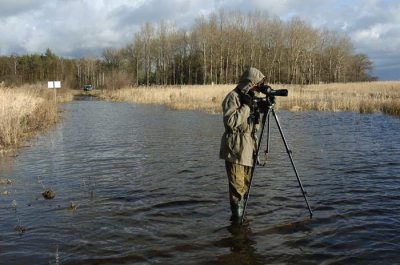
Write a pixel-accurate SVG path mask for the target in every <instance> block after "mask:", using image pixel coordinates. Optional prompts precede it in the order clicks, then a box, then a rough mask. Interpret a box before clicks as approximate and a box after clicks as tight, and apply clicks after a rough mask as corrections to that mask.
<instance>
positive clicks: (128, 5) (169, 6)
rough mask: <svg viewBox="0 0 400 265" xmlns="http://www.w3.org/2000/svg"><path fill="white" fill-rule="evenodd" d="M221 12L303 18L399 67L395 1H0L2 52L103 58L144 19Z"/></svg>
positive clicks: (180, 23)
mask: <svg viewBox="0 0 400 265" xmlns="http://www.w3.org/2000/svg"><path fill="white" fill-rule="evenodd" d="M219 10H225V11H229V10H241V11H243V12H247V11H255V10H260V11H262V12H267V13H269V14H270V15H276V16H279V17H280V18H281V19H283V20H288V19H291V18H292V17H294V16H299V17H300V18H302V19H303V20H305V21H307V22H308V23H310V24H311V25H313V26H315V27H323V28H329V29H333V30H337V31H341V32H344V33H346V34H347V35H348V36H349V37H350V38H352V40H353V44H354V47H355V49H356V51H357V52H362V53H366V54H368V55H369V56H370V58H371V59H372V60H373V61H375V62H376V65H377V67H381V68H382V67H384V65H389V64H390V65H396V63H394V62H393V63H391V62H390V58H391V57H393V54H394V53H396V52H398V51H397V50H398V47H400V16H399V15H398V14H399V13H400V2H399V1H396V0H324V1H321V0H303V1H298V0H136V1H134V0H113V1H108V0H96V1H92V0H0V35H1V38H0V55H7V54H13V53H18V54H23V53H43V52H44V51H45V50H46V48H50V49H52V50H53V51H54V52H55V53H56V54H59V55H61V56H74V55H75V56H84V55H85V54H86V53H89V54H91V55H93V54H98V55H99V54H100V52H101V50H102V49H103V48H104V47H121V46H124V45H125V44H126V43H127V42H129V41H132V39H133V36H134V33H135V31H137V30H139V29H140V26H141V25H142V24H143V23H144V22H146V21H152V22H159V21H161V20H164V21H172V22H175V24H176V25H177V27H178V28H181V27H184V28H189V27H190V25H192V24H193V23H194V21H195V19H196V18H198V17H199V16H200V15H205V16H207V15H208V14H210V13H212V12H218V11H219ZM388 54H391V55H390V56H388ZM393 60H394V59H393ZM382 69H383V68H382Z"/></svg>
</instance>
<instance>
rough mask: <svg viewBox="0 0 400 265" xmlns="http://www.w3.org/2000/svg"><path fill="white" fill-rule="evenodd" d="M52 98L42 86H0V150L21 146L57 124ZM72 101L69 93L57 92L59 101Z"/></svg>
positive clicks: (52, 94)
mask: <svg viewBox="0 0 400 265" xmlns="http://www.w3.org/2000/svg"><path fill="white" fill-rule="evenodd" d="M54 95H55V94H54V91H52V90H49V89H47V88H46V87H43V86H41V85H26V86H23V87H18V88H7V87H0V150H3V151H4V150H7V149H10V148H13V147H16V146H18V145H21V143H22V142H23V140H24V139H26V138H27V137H30V136H32V135H34V134H35V133H36V132H37V131H39V130H41V129H43V128H46V127H49V126H51V125H53V124H55V123H56V122H57V120H58V111H57V103H56V101H55V97H54ZM72 98H73V97H72V95H71V93H69V92H65V91H63V90H59V91H58V92H57V101H58V102H65V101H68V100H72Z"/></svg>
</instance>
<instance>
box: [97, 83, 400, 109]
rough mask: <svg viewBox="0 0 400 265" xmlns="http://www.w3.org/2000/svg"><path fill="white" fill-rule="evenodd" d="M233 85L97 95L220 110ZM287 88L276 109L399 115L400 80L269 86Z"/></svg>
mask: <svg viewBox="0 0 400 265" xmlns="http://www.w3.org/2000/svg"><path fill="white" fill-rule="evenodd" d="M234 87H235V85H214V86H211V85H209V86H180V87H175V86H170V87H143V88H125V89H120V90H114V91H105V92H101V93H100V94H99V96H100V97H103V98H106V99H111V100H117V101H129V102H135V103H143V104H164V105H167V106H168V107H170V108H171V109H176V110H185V109H196V110H204V111H207V112H210V113H220V112H221V102H222V100H223V98H224V97H225V95H226V94H227V93H228V92H229V91H230V90H232V89H233V88H234ZM272 87H273V88H274V89H283V88H284V89H288V90H289V96H288V97H279V98H277V105H276V108H277V109H287V110H291V111H305V110H317V111H335V112H336V111H353V112H360V113H372V112H379V111H382V112H384V113H386V114H390V115H396V116H400V103H399V102H400V82H389V81H387V82H384V81H381V82H364V83H339V84H321V85H306V86H300V85H272Z"/></svg>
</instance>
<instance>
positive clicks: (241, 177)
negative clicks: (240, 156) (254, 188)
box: [225, 161, 251, 205]
mask: <svg viewBox="0 0 400 265" xmlns="http://www.w3.org/2000/svg"><path fill="white" fill-rule="evenodd" d="M225 168H226V173H227V175H228V180H229V200H230V203H231V205H232V204H238V203H239V202H241V201H243V199H244V196H245V194H246V193H247V191H248V189H249V185H250V175H251V167H249V166H243V165H238V164H234V163H231V162H228V161H225Z"/></svg>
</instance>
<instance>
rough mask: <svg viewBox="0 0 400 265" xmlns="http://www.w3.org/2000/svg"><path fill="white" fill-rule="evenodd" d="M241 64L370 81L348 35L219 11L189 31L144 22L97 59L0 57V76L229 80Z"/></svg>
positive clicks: (116, 81) (14, 79) (367, 63)
mask: <svg viewBox="0 0 400 265" xmlns="http://www.w3.org/2000/svg"><path fill="white" fill-rule="evenodd" d="M248 66H253V67H256V68H258V69H260V70H261V71H262V72H263V73H264V74H265V75H266V77H267V79H268V82H269V83H288V84H318V83H321V82H323V83H332V82H359V81H370V80H375V79H376V77H373V76H372V75H371V73H372V70H373V63H372V61H371V60H370V59H369V58H368V56H367V55H366V54H356V53H355V52H354V48H353V46H352V43H351V41H350V38H349V37H347V36H345V35H342V34H340V33H338V32H335V31H329V30H324V29H317V28H314V27H312V26H310V25H308V24H307V23H306V22H305V21H303V20H302V19H300V18H298V17H295V18H293V19H291V20H290V21H287V22H284V21H282V20H281V19H279V18H277V17H270V16H268V15H266V14H265V13H262V12H249V13H243V12H241V11H231V12H224V11H219V12H218V13H213V14H211V15H209V16H208V17H199V18H198V19H196V21H195V22H194V24H193V25H192V26H191V28H190V29H189V30H187V29H180V28H177V27H176V25H175V24H174V23H172V22H165V21H161V22H159V23H157V24H154V23H151V22H147V23H145V24H143V25H142V26H141V28H140V30H139V31H138V32H136V33H135V35H134V38H133V41H132V42H130V43H128V44H127V45H126V46H125V47H123V48H120V49H115V48H107V49H104V50H103V52H102V57H101V58H79V59H65V58H61V57H58V56H57V55H55V54H54V53H53V52H52V51H51V50H50V49H47V50H46V52H45V53H44V54H42V55H38V54H33V55H22V56H19V55H11V56H2V57H0V82H1V81H3V82H6V83H8V84H11V85H19V84H23V83H35V82H42V81H47V80H61V81H62V82H64V85H67V86H68V87H72V88H80V87H82V86H83V85H84V84H92V85H94V86H95V87H97V88H112V89H116V88H121V87H124V86H129V85H130V86H139V85H147V86H149V85H185V84H212V83H214V84H227V83H237V81H238V78H239V76H240V74H241V72H242V71H243V70H244V69H245V68H246V67H248Z"/></svg>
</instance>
